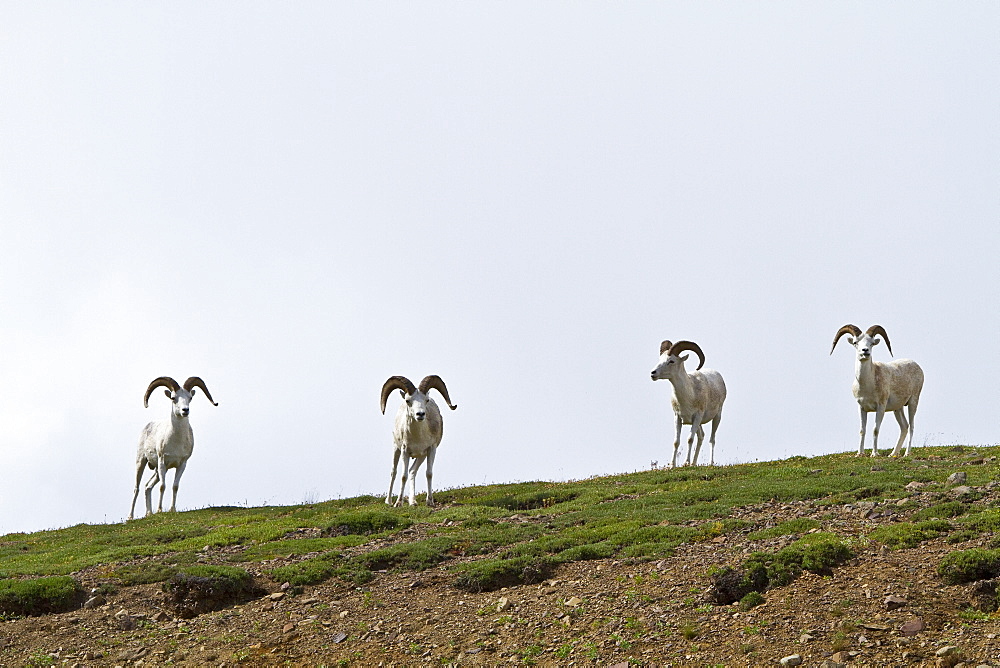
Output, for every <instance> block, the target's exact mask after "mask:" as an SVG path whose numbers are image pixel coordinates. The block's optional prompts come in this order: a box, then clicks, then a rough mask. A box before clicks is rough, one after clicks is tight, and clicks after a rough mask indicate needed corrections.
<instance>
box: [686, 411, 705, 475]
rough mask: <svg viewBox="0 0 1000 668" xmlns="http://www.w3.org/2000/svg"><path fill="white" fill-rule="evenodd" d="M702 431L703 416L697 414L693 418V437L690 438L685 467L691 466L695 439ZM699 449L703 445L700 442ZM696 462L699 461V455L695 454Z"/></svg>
mask: <svg viewBox="0 0 1000 668" xmlns="http://www.w3.org/2000/svg"><path fill="white" fill-rule="evenodd" d="M699 429H701V414H700V413H695V414H694V416H692V418H691V435H690V436H688V453H687V459H686V460H685V461H684V466H688V465H689V464H691V448H692V447H694V438H695V436H697V434H698V430H699ZM698 445H699V447H700V446H701V443H700V442H699V444H698ZM694 458H695V461H698V454H697V453H695V456H694Z"/></svg>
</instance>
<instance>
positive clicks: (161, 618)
mask: <svg viewBox="0 0 1000 668" xmlns="http://www.w3.org/2000/svg"><path fill="white" fill-rule="evenodd" d="M152 619H153V621H154V622H165V621H167V620H168V619H170V615H168V614H167V613H165V612H163V611H162V610H160V611H158V612H157V613H156V614H155V615H153V617H152Z"/></svg>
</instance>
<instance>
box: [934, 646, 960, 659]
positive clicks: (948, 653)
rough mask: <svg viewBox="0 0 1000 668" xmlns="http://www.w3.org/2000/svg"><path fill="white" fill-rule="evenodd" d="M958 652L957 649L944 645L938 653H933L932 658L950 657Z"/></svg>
mask: <svg viewBox="0 0 1000 668" xmlns="http://www.w3.org/2000/svg"><path fill="white" fill-rule="evenodd" d="M957 651H958V647H956V646H955V645H945V646H944V647H942V648H941V649H939V650H938V651H936V652H934V656H951V655H952V654H954V653H955V652H957Z"/></svg>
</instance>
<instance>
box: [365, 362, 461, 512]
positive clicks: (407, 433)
mask: <svg viewBox="0 0 1000 668" xmlns="http://www.w3.org/2000/svg"><path fill="white" fill-rule="evenodd" d="M393 390H399V393H400V394H401V395H402V397H403V402H404V403H402V404H401V405H400V406H399V410H398V411H396V423H395V426H394V427H393V430H392V440H393V444H394V450H393V453H392V476H391V477H390V478H389V491H388V493H387V494H386V495H385V502H386V503H391V502H392V486H393V484H394V483H395V482H396V466H397V464H399V456H400V455H402V456H403V477H402V479H401V480H400V484H399V497H398V498H397V499H396V503H395V504H394V505H396V506H400V505H402V503H403V494H404V492H405V490H406V478H407V470H409V477H410V505H411V506H415V505H417V500H416V493H417V489H416V488H417V478H416V476H417V470H418V469H419V468H420V465H421V464H423V463H424V460H425V459H426V460H427V505H428V506H431V505H434V493H433V491H432V490H431V476H432V475H433V472H434V454H435V453H436V451H437V447H438V445H439V444H440V443H441V436H442V435H443V434H444V420H443V419H442V418H441V410H440V409H439V408H438V406H437V404H436V403H435V402H434V400H433V399H431V398H430V397H429V396H427V393H428V392H430V391H431V390H437V391H438V392H440V393H441V396H442V397H444V401H445V403H446V404H448V408H450V409H451V410H455V409H456V408H458V406H455V405H453V404H452V403H451V397H449V396H448V388H447V387H445V384H444V381H443V380H441V378H440V377H439V376H427V377H426V378H424V379H423V380H422V381H420V385H419V386H418V387H414V386H413V383H411V382H410V381H409V380H408V379H407V378H404V377H403V376H392V377H391V378H389V380H387V381H385V384H384V385H383V386H382V414H383V415H385V402H386V400H387V399H388V398H389V394H391V393H392V391H393ZM410 457H413V467H412V468H410Z"/></svg>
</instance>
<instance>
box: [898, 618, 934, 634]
mask: <svg viewBox="0 0 1000 668" xmlns="http://www.w3.org/2000/svg"><path fill="white" fill-rule="evenodd" d="M926 628H927V625H926V624H925V623H924V620H922V619H921V618H920V617H914V618H913V619H908V620H906V621H905V622H903V623H902V624H901V625H900V627H899V631H900V632H901V633H902V634H903V635H904V636H915V635H917V634H918V633H920V632H921V631H923V630H924V629H926Z"/></svg>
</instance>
